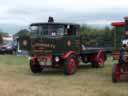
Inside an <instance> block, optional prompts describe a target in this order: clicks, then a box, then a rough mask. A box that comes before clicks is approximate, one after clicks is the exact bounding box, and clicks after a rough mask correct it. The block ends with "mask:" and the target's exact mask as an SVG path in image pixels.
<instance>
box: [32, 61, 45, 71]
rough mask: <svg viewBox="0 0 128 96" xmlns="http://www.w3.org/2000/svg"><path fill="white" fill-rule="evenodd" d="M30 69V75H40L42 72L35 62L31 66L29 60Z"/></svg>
mask: <svg viewBox="0 0 128 96" xmlns="http://www.w3.org/2000/svg"><path fill="white" fill-rule="evenodd" d="M30 69H31V72H32V73H40V72H42V70H43V69H42V67H41V66H40V65H39V63H38V62H37V61H36V64H33V63H32V60H30Z"/></svg>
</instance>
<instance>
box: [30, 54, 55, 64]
mask: <svg viewBox="0 0 128 96" xmlns="http://www.w3.org/2000/svg"><path fill="white" fill-rule="evenodd" d="M52 57H53V56H52V55H46V56H43V55H34V56H33V57H32V62H33V63H32V64H36V61H35V60H36V59H38V58H48V59H52Z"/></svg>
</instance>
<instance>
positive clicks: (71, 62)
mask: <svg viewBox="0 0 128 96" xmlns="http://www.w3.org/2000/svg"><path fill="white" fill-rule="evenodd" d="M76 62H77V61H76V59H75V58H73V57H69V58H67V59H66V60H65V61H64V74H65V75H72V74H74V73H75V72H76V70H77V64H76Z"/></svg>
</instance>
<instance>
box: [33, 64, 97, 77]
mask: <svg viewBox="0 0 128 96" xmlns="http://www.w3.org/2000/svg"><path fill="white" fill-rule="evenodd" d="M93 69H96V68H92V66H91V65H90V64H88V65H80V66H79V67H78V68H77V72H80V71H83V70H93ZM77 72H76V73H77ZM32 74H35V75H37V76H39V75H64V72H63V68H45V69H43V70H42V72H41V73H32V72H31V75H32ZM73 75H74V74H73ZM65 76H67V75H65ZM68 76H72V75H68Z"/></svg>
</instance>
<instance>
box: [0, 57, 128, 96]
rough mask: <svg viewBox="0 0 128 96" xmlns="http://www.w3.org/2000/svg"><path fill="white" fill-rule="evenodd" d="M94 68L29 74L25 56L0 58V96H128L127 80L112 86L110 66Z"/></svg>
mask: <svg viewBox="0 0 128 96" xmlns="http://www.w3.org/2000/svg"><path fill="white" fill-rule="evenodd" d="M113 63H114V62H113V60H112V59H111V58H109V60H108V61H107V62H106V64H105V68H102V69H95V68H91V67H90V66H80V67H79V69H78V71H77V72H76V74H74V75H71V76H65V75H64V74H63V71H61V70H45V71H44V72H42V73H40V74H33V73H31V71H30V69H29V64H28V59H27V58H26V57H16V56H11V55H3V56H2V55H1V56H0V95H1V96H128V81H122V82H119V83H117V84H113V83H112V81H111V67H112V64H113Z"/></svg>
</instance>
